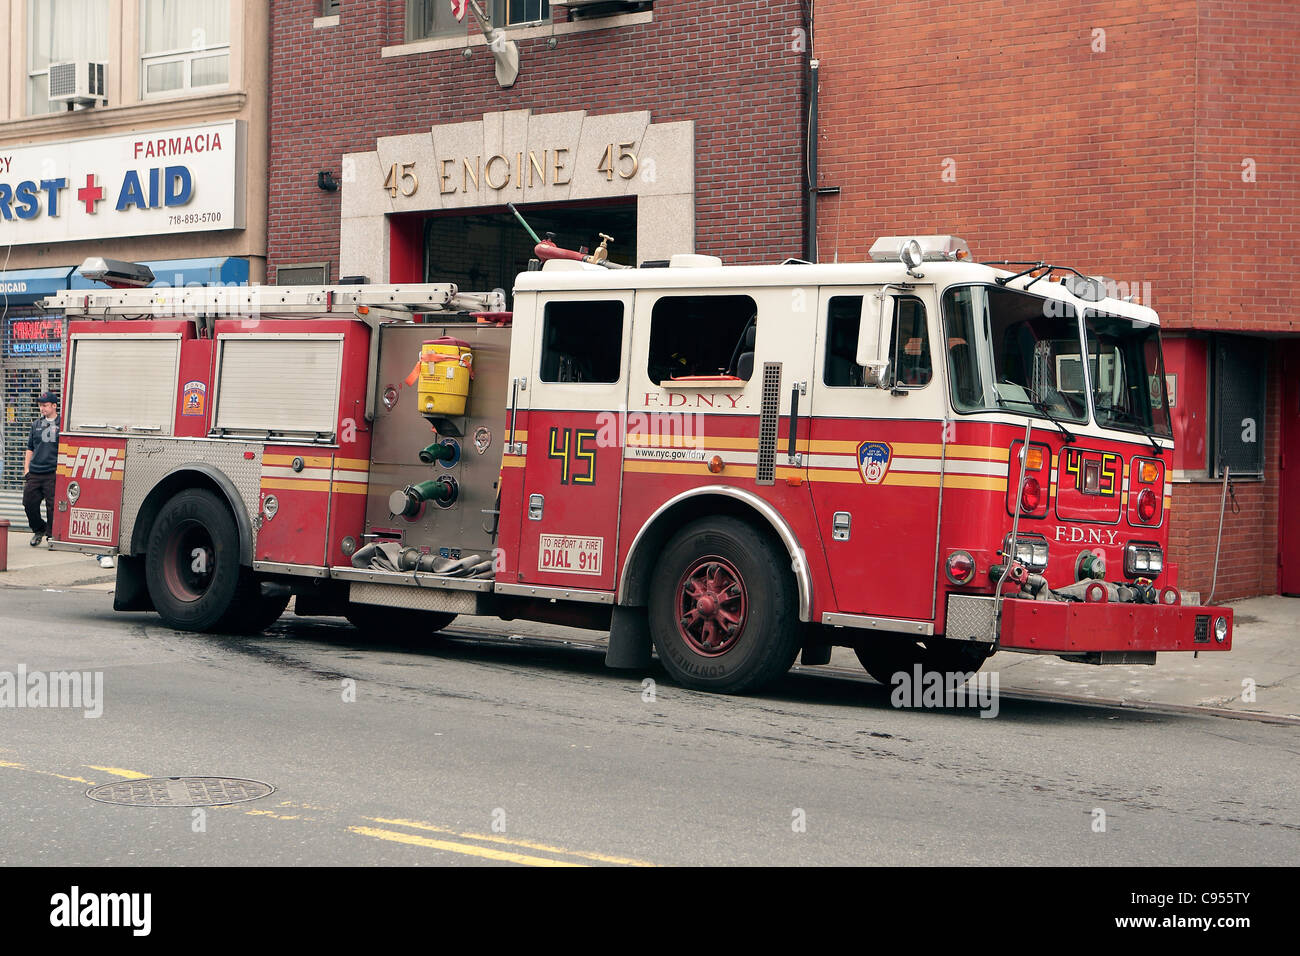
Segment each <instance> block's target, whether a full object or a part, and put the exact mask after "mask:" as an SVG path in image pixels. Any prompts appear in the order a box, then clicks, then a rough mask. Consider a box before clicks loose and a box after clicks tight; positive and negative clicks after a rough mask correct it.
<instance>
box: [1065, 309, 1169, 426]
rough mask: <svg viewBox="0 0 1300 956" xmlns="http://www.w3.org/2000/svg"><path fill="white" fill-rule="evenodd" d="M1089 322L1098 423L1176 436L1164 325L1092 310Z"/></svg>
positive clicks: (1087, 315)
mask: <svg viewBox="0 0 1300 956" xmlns="http://www.w3.org/2000/svg"><path fill="white" fill-rule="evenodd" d="M1084 326H1085V328H1086V330H1087V335H1088V376H1089V378H1090V379H1091V381H1092V404H1093V408H1094V410H1095V411H1096V414H1097V424H1099V425H1103V426H1106V427H1109V428H1122V429H1127V430H1129V431H1148V432H1153V433H1154V434H1157V435H1163V436H1165V437H1169V436H1171V435H1172V434H1173V433H1172V431H1171V430H1170V427H1169V408H1168V405H1169V403H1168V402H1167V401H1166V399H1165V370H1164V363H1163V362H1162V360H1161V355H1160V330H1159V329H1158V328H1157V327H1156V326H1154V325H1146V324H1144V323H1138V322H1134V321H1133V320H1132V319H1126V318H1123V317H1122V316H1118V315H1107V314H1105V313H1102V312H1093V311H1091V310H1089V311H1087V312H1085V313H1084Z"/></svg>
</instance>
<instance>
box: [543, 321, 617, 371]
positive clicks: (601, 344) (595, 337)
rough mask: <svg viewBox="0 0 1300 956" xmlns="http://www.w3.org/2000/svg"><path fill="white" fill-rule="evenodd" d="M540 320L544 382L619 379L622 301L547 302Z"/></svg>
mask: <svg viewBox="0 0 1300 956" xmlns="http://www.w3.org/2000/svg"><path fill="white" fill-rule="evenodd" d="M542 323H543V324H542V363H541V368H540V370H539V372H538V374H539V377H540V378H541V380H542V381H543V382H602V383H606V384H609V383H613V382H617V381H618V379H619V371H620V365H621V364H622V358H623V303H622V302H592V301H582V302H548V303H546V310H545V313H544V315H543V319H542Z"/></svg>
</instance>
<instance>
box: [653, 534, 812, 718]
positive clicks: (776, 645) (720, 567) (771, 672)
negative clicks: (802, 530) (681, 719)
mask: <svg viewBox="0 0 1300 956" xmlns="http://www.w3.org/2000/svg"><path fill="white" fill-rule="evenodd" d="M649 617H650V634H651V636H652V637H653V639H654V645H655V650H656V651H658V653H659V661H660V663H662V664H663V666H664V669H665V670H667V671H668V673H669V674H670V675H671V676H672V678H673V680H675V681H677V682H678V683H680V684H683V685H685V686H686V687H691V688H694V689H695V690H708V691H717V692H721V693H727V694H741V693H746V692H748V691H754V690H758V689H759V688H761V687H763V686H765V685H767V684H770V683H771V682H772V681H774V680H776V679H777V678H778V677H780V676H781V675H782V674H784V673H785V672H786V671H788V670H789V669H790V665H791V664H793V663H794V659H795V656H796V655H797V654H798V653H799V643H800V636H801V630H800V627H799V611H798V604H797V601H796V596H795V589H794V581H793V579H792V574H791V572H790V560H789V558H788V557H787V555H786V553H785V551H784V550H782V549H781V548H779V547H778V546H777V545H776V543H775V542H773V541H772V540H771V539H770V538H769V537H768V536H767V535H764V534H762V533H760V532H759V531H757V530H755V529H754V527H752V526H751V525H749V524H746V523H745V522H744V521H741V520H740V519H738V518H731V517H721V516H720V517H713V518H701V519H699V520H698V521H694V522H692V523H691V524H689V525H687V526H686V527H685V528H683V529H682V530H681V531H679V532H677V534H676V535H674V536H673V538H672V539H671V540H670V541H669V542H668V544H667V546H666V547H665V548H664V551H663V554H662V555H661V556H660V558H659V563H658V565H656V567H655V571H654V575H653V576H652V577H651V579H650V606H649Z"/></svg>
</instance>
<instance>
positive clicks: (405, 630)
mask: <svg viewBox="0 0 1300 956" xmlns="http://www.w3.org/2000/svg"><path fill="white" fill-rule="evenodd" d="M344 616H345V617H346V618H347V619H348V623H349V624H351V625H352V626H353V627H355V628H356V629H357V630H358V631H360V632H361V633H362V634H363V635H364V636H365V637H366V639H367V640H384V639H390V640H399V639H406V638H421V637H430V636H432V635H433V634H436V633H437V632H438V631H441V630H442V629H443V628H444V627H446V626H447V625H448V624H450V623H451V622H452V621H454V620H456V615H455V614H451V613H449V612H446V611H417V610H414V609H412V608H405V607H383V606H381V605H378V604H351V605H349V606H348V610H347V613H346V614H345V615H344Z"/></svg>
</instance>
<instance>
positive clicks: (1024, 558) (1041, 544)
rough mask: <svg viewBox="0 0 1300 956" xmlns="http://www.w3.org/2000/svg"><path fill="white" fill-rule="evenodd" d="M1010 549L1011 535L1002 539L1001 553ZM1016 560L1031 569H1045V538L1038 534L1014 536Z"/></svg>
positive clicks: (1046, 556) (1046, 552)
mask: <svg viewBox="0 0 1300 956" xmlns="http://www.w3.org/2000/svg"><path fill="white" fill-rule="evenodd" d="M1010 551H1011V535H1007V536H1006V538H1004V539H1003V541H1002V553H1003V554H1007V553H1009V552H1010ZM1015 555H1016V560H1017V561H1019V562H1020V563H1021V564H1023V565H1024V566H1025V567H1027V568H1029V569H1030V570H1031V571H1045V570H1047V559H1048V551H1047V539H1046V538H1044V537H1042V536H1040V535H1023V534H1022V535H1020V536H1018V537H1017V538H1016V549H1015Z"/></svg>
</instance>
